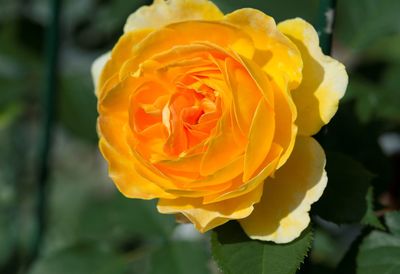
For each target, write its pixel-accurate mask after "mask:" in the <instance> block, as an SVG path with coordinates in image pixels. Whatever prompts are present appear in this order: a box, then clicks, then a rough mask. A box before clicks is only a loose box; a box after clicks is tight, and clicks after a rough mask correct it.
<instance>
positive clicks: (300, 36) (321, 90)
mask: <svg viewBox="0 0 400 274" xmlns="http://www.w3.org/2000/svg"><path fill="white" fill-rule="evenodd" d="M278 29H279V30H280V31H281V32H283V33H284V34H285V35H286V36H287V37H288V38H290V39H291V40H292V41H293V43H295V44H296V46H297V48H298V49H299V50H300V52H301V55H302V59H303V62H304V68H303V80H302V82H301V85H300V86H299V87H298V88H297V89H295V90H294V91H293V92H292V96H293V100H294V103H295V104H296V107H297V111H298V117H297V120H296V124H297V125H298V127H299V134H300V135H306V136H311V135H313V134H315V133H317V132H318V131H319V130H320V129H321V127H322V126H323V125H325V124H327V123H328V122H329V121H330V119H331V118H332V117H333V115H335V113H336V111H337V109H338V104H339V100H340V99H341V98H342V97H343V95H344V93H345V90H346V87H347V83H348V76H347V73H346V70H345V67H344V66H343V65H342V64H341V63H339V62H338V61H336V60H335V59H333V58H331V57H329V56H326V55H324V54H323V53H322V51H321V48H320V47H319V39H318V34H317V32H316V31H315V29H314V28H313V27H312V25H310V24H309V23H307V22H306V21H304V20H302V19H300V18H296V19H291V20H286V21H284V22H281V23H280V24H279V25H278Z"/></svg>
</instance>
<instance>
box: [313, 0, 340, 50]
mask: <svg viewBox="0 0 400 274" xmlns="http://www.w3.org/2000/svg"><path fill="white" fill-rule="evenodd" d="M336 3H337V0H320V4H319V11H318V19H317V20H318V21H317V30H318V35H319V40H320V45H321V48H322V51H323V52H324V53H325V54H327V55H330V54H331V50H332V34H333V27H334V23H335V12H336Z"/></svg>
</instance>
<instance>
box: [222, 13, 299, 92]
mask: <svg viewBox="0 0 400 274" xmlns="http://www.w3.org/2000/svg"><path fill="white" fill-rule="evenodd" d="M224 21H225V22H228V23H230V24H233V25H235V26H236V27H238V28H239V29H241V30H243V31H244V32H246V33H247V34H248V35H249V36H250V37H251V38H252V40H253V42H254V45H255V48H256V50H255V52H254V54H253V56H252V58H251V59H252V60H253V61H254V62H255V63H257V65H258V66H259V67H261V68H262V69H263V70H264V71H265V72H266V73H267V74H268V75H269V76H270V77H272V78H273V79H274V81H275V82H276V83H277V84H278V86H279V87H280V88H281V89H282V90H285V91H286V88H287V87H288V86H289V88H291V89H292V88H295V87H297V86H298V85H299V84H300V82H301V77H302V74H301V70H302V66H303V64H302V60H301V55H300V53H299V51H298V49H297V48H296V46H295V45H294V44H293V43H292V42H291V41H290V40H289V39H288V38H286V37H285V36H284V35H283V34H282V33H280V32H279V31H278V29H277V27H276V24H275V21H274V19H273V18H272V17H270V16H268V15H266V14H265V13H263V12H261V11H259V10H256V9H251V8H245V9H239V10H236V11H234V12H232V13H230V14H227V15H226V16H225V19H224ZM246 58H248V59H250V58H249V56H246Z"/></svg>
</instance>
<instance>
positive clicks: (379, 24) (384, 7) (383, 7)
mask: <svg viewBox="0 0 400 274" xmlns="http://www.w3.org/2000/svg"><path fill="white" fill-rule="evenodd" d="M399 10H400V1H398V0H384V1H377V0H357V1H338V8H337V15H338V18H337V24H336V28H335V31H336V33H337V34H338V37H339V39H340V40H341V41H343V42H344V43H346V44H347V45H349V46H351V47H353V49H355V50H360V49H363V48H365V47H367V46H369V45H370V44H371V43H372V42H374V41H376V40H377V39H379V38H381V37H384V36H387V35H388V34H391V33H393V32H396V31H400V24H399V22H400V19H399V16H398V15H399Z"/></svg>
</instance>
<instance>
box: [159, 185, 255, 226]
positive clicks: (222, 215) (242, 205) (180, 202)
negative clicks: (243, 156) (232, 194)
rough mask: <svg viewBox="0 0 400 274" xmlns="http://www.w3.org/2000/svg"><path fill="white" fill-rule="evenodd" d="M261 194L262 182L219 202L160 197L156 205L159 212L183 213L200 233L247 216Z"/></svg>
mask: <svg viewBox="0 0 400 274" xmlns="http://www.w3.org/2000/svg"><path fill="white" fill-rule="evenodd" d="M261 194H262V184H261V185H259V186H258V187H257V188H256V189H254V190H253V191H251V192H249V193H246V194H245V195H242V196H239V197H236V198H233V199H229V200H225V201H222V202H219V203H212V204H207V205H205V204H203V203H202V199H201V198H197V199H196V198H182V197H180V198H177V199H160V200H159V202H158V205H157V208H158V211H159V212H160V213H166V214H177V213H181V214H183V215H185V216H186V217H187V218H188V219H189V220H190V221H191V222H192V223H193V224H194V225H195V227H196V228H197V229H198V230H199V231H200V232H202V233H204V232H206V231H208V230H210V229H212V228H214V227H216V226H219V225H222V224H224V223H226V222H227V221H229V220H231V219H241V218H245V217H247V216H249V215H250V214H251V212H252V211H253V205H254V204H255V203H257V202H258V201H259V200H260V198H261Z"/></svg>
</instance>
